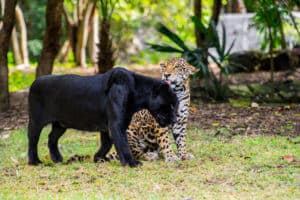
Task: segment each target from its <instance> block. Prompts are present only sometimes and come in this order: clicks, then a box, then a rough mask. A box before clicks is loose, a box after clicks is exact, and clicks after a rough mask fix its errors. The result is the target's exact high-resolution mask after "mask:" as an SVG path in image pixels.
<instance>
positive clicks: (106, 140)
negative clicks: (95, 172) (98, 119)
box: [94, 132, 112, 162]
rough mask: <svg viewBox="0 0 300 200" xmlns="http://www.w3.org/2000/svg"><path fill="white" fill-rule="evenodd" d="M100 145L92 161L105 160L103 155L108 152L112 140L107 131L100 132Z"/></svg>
mask: <svg viewBox="0 0 300 200" xmlns="http://www.w3.org/2000/svg"><path fill="white" fill-rule="evenodd" d="M100 138H101V146H100V148H99V150H98V152H97V153H96V154H95V155H94V162H99V161H104V160H106V158H105V155H106V154H107V153H108V152H109V150H110V149H111V147H112V140H111V138H110V137H109V135H108V133H107V132H102V133H100Z"/></svg>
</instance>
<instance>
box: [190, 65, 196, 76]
mask: <svg viewBox="0 0 300 200" xmlns="http://www.w3.org/2000/svg"><path fill="white" fill-rule="evenodd" d="M188 71H189V74H190V75H192V74H194V73H196V72H198V68H196V67H194V66H193V65H190V64H188Z"/></svg>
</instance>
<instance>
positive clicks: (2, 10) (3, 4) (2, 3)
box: [0, 0, 5, 29]
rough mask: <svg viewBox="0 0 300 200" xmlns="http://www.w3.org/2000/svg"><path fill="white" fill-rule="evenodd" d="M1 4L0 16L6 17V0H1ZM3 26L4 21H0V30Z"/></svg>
mask: <svg viewBox="0 0 300 200" xmlns="http://www.w3.org/2000/svg"><path fill="white" fill-rule="evenodd" d="M0 4H1V10H0V11H1V12H0V16H2V17H3V15H4V7H5V0H0ZM2 25H3V23H2V20H0V29H1V28H2Z"/></svg>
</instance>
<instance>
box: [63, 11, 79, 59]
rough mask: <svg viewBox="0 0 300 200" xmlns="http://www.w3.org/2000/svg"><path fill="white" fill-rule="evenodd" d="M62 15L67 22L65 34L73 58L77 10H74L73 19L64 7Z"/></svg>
mask: <svg viewBox="0 0 300 200" xmlns="http://www.w3.org/2000/svg"><path fill="white" fill-rule="evenodd" d="M63 11H64V12H63V13H64V16H65V19H66V22H67V25H68V27H67V30H68V31H67V32H68V37H69V40H70V45H71V48H72V53H73V56H74V58H75V56H76V44H77V30H78V17H77V15H76V13H77V9H74V13H73V18H74V19H73V18H72V17H71V16H70V15H69V14H68V12H67V9H66V8H65V7H64V9H63Z"/></svg>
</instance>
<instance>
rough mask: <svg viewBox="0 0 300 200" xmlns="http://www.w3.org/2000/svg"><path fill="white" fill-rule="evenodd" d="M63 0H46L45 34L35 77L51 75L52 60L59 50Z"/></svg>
mask: <svg viewBox="0 0 300 200" xmlns="http://www.w3.org/2000/svg"><path fill="white" fill-rule="evenodd" d="M62 12H63V0H48V2H47V10H46V33H45V35H44V40H43V50H42V53H41V57H40V59H39V63H38V67H37V69H36V77H40V76H42V75H46V74H51V73H52V70H53V63H54V59H55V57H56V55H57V53H58V51H59V48H60V42H59V40H60V35H61V22H62Z"/></svg>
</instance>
